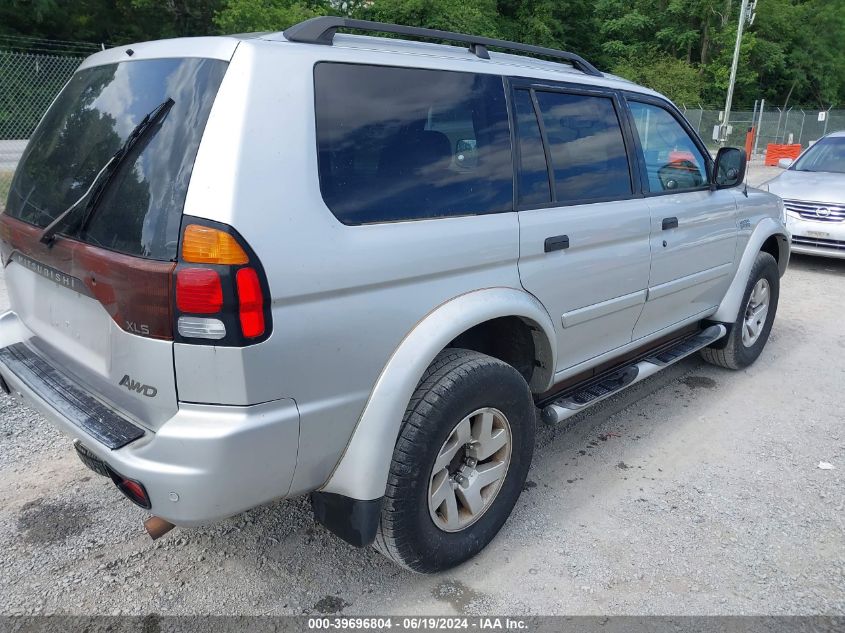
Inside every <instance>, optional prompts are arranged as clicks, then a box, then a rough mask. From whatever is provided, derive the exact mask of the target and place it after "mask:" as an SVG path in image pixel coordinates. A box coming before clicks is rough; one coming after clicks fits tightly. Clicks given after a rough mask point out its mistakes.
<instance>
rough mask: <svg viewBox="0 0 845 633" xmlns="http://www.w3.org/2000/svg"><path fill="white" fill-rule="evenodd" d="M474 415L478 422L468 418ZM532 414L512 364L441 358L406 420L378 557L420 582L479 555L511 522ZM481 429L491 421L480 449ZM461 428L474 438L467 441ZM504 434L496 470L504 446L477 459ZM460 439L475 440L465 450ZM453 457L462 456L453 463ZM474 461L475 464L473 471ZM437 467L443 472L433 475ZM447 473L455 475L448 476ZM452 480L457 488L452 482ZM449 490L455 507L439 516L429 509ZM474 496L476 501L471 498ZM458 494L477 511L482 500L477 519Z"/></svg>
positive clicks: (470, 355) (455, 352)
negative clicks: (498, 476) (496, 476)
mask: <svg viewBox="0 0 845 633" xmlns="http://www.w3.org/2000/svg"><path fill="white" fill-rule="evenodd" d="M479 412H480V413H479ZM473 413H475V414H476V415H475V416H473V417H470V418H469V419H468V416H470V415H471V414H473ZM534 413H535V412H534V403H533V400H532V397H531V392H530V390H529V389H528V385H527V384H526V382H525V380H524V379H523V377H522V376H521V375H520V374H519V372H517V371H516V370H515V369H514V368H513V367H511V366H510V365H508V364H506V363H504V362H502V361H500V360H497V359H495V358H492V357H490V356H486V355H484V354H480V353H478V352H473V351H469V350H464V349H447V350H444V351H443V352H441V353H440V354H438V356H437V357H436V358H435V359H434V361H433V362H432V363H431V365H429V367H428V369H427V370H426V372H425V374H424V375H423V377H422V379H421V380H420V383H419V385H418V386H417V389H416V391H415V392H414V395H413V397H412V398H411V401H410V403H409V404H408V408H407V410H406V411H405V416H404V418H403V420H402V427H401V428H400V430H399V437H398V439H397V441H396V447H395V449H394V451H393V459H392V462H391V464H390V472H389V475H388V481H387V489H386V491H385V498H384V504H383V506H382V513H381V519H380V523H379V529H378V533H377V535H376V540H375V543H374V545H375V547H376V549H378V550H379V551H380V552H381V553H382V554H384V555H385V556H386V557H387V558H388V559H390V560H392V561H393V562H394V563H396V564H398V565H400V566H402V567H405V568H406V569H409V570H411V571H415V572H421V573H431V572H436V571H442V570H445V569H449V568H451V567H454V566H455V565H458V564H460V563H462V562H464V561H465V560H468V559H469V558H471V557H473V556H474V555H475V554H477V553H478V552H480V551H481V550H482V549H484V547H485V546H486V545H487V544H488V543H489V542H490V541H491V540H492V539H493V537H494V536H495V535H496V534H497V533H498V531H499V529H500V528H501V527H502V525H503V524H504V522H505V521H506V520H507V518H508V516H509V515H510V513H511V510H513V507H514V504H515V503H516V500H517V499H518V498H519V494H520V493H521V492H522V487H523V485H524V484H525V478H526V476H527V475H528V468H529V466H530V465H531V457H532V455H533V452H534V434H535V420H536V418H535V414H534ZM484 420H492V422H490V424H488V425H487V426H488V427H489V428H491V429H492V431H491V432H490V433H489V434H487V435H486V437H488V438H489V441H488V442H486V443H485V442H484V441H479V442H477V443H476V442H475V438H476V436H478V437H484V436H485V432H484V431H483V428H484V427H483V423H484ZM467 425H469V426H467ZM467 428H470V429H471V430H472V434H471V436H469V435H467V434H468V431H466V429H467ZM465 431H466V432H465ZM506 431H509V438H510V446H509V450H507V464H506V465H505V467H504V469H502V466H501V465H502V464H504V463H505V447H503V448H500V449H498V450H497V451H496V452H495V453H494V454H493V455H492V456H490V457H489V458H485V457H483V455H484V452H485V451H486V450H487V449H488V448H492V447H494V446H498V443H499V442H501V437H502V433H503V432H506ZM466 437H471V441H470V442H469V443H462V440H463V439H465V438H466ZM506 437H507V436H506ZM456 446H459V447H460V448H457V449H456V448H454V447H456ZM451 450H457V451H458V452H457V453H455V457H453V458H451V460H449V456H450V451H451ZM462 451H463V452H462ZM473 455H475V456H477V457H479V459H478V462H477V464H475V465H474V466H473V465H472V461H473V459H474V457H473ZM438 458H439V459H440V461H441V462H443V460H447V461H448V462H449V465H448V466H447V467H445V468H440V469H438V470H437V471H435V470H434V466H435V463H436V462H437V461H438ZM456 461H457V464H455V462H456ZM471 466H472V467H471ZM453 467H456V468H458V470H457V472H456V473H454V474H452V469H453ZM476 469H477V470H476ZM494 471H495V472H498V473H501V472H503V473H504V477H503V478H501V479H499V480H498V483H496V484H487V487H486V488H485V487H477V488H475V487H473V484H478V486H480V482H485V481H487V480H488V479H489V478H490V476H491V475H490V473H492V472H494ZM463 474H467V475H468V476H467V477H463ZM450 475H452V476H451V477H450ZM482 475H484V477H485V478H483V479H482ZM462 477H463V478H462ZM455 478H457V479H458V480H459V483H452V482H453V481H454V479H455ZM438 484H439V485H438ZM464 485H466V486H467V487H466V488H464ZM456 486H457V488H456ZM450 489H451V490H453V491H455V493H456V494H452V495H451V496H452V498H454V499H455V500H456V501H455V504H456V505H455V504H453V505H450V504H449V503H448V501H443V505H441V506H440V509H439V510H434V509H431V507H430V502H429V499H430V497H431V499H435V500H436V499H439V498H441V496H442V495H440V494H438V493H440V492H444V491H445V493H446V494H445V496H444V498H446V497H449V494H448V490H450ZM476 489H477V490H478V491H479V494H478V496H475V495H474V494H472V495H470V493H471V492H472V491H473V490H476ZM461 494H464V495H469V496H470V497H471V498H472V499H473V500H474V502H478V501H479V500H482V501H481V502H482V503H484V507H483V509H482V510H481V511H480V512H477V513H476V514H475V515H473V513H472V512H471V508H472V505H473V504H472V503H470V504H469V505H466V506H463V505H462V498H463V497H461V496H460V495H461ZM433 503H436V501H434V502H433ZM456 507H457V508H458V510H456V511H453V510H455V508H456ZM460 508H463V511H460ZM473 516H474V518H473ZM435 521H436V523H435ZM467 522H468V523H467ZM462 523H466V525H462Z"/></svg>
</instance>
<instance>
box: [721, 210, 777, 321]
mask: <svg viewBox="0 0 845 633" xmlns="http://www.w3.org/2000/svg"><path fill="white" fill-rule="evenodd" d="M772 235H776V236H778V245H779V247H780V257H778V268H779V269H780V275H781V277H782V276H783V274H784V272H786V265H787V263H788V262H789V238H788V237H787V236H788V235H789V233H788V231H787V229H786V227H785V226H784V225H783V223H782V222H778V221H777V220H776V219H774V218H771V217H767V218H763V219H762V220H760V222H758V223H757V226H755V227H754V231H753V232H752V233H751V237H749V238H748V242H746V244H745V251H744V252H743V253H742V258H741V259H740V261H739V266H738V267H737V270H736V274H735V275H734V278H733V281H732V282H731V285H730V286H729V287H728V291H727V292H726V293H725V296H724V297H723V298H722V302H721V303H720V304H719V308H718V309H717V310H716V312H715V313H714V314H713V316H711V317H708V319H709V320H711V321H719V322H722V323H733V322H734V321H736V317H737V315H738V314H739V310H740V308H741V307H742V305H741V304H742V298H743V296H744V295H745V286H746V284H747V283H748V276H749V275H750V274H751V267H752V266H753V265H754V260H755V259H756V258H757V253H759V252H760V249H761V248H762V247H763V242H765V241H766V240H767V239H769V238H770V237H771V236H772Z"/></svg>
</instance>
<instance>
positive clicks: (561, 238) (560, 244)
mask: <svg viewBox="0 0 845 633" xmlns="http://www.w3.org/2000/svg"><path fill="white" fill-rule="evenodd" d="M565 248H569V236H568V235H555V236H554V237H547V238H546V243H545V244H544V246H543V250H544V251H546V252H547V253H551V252H552V251H562V250H563V249H565Z"/></svg>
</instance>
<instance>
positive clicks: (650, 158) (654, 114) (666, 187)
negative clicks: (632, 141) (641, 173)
mask: <svg viewBox="0 0 845 633" xmlns="http://www.w3.org/2000/svg"><path fill="white" fill-rule="evenodd" d="M630 108H631V113H632V114H633V115H634V125H635V126H636V128H637V134H638V135H639V137H640V145H642V148H643V156H644V159H645V166H646V174H647V176H648V190H649V191H652V192H655V191H673V190H683V189H694V188H696V187H700V186H701V185H703V184H704V183H705V182H707V167H706V165H707V163H705V162H704V157H703V156H702V155H701V152H700V151H699V149H698V147H697V146H696V144H695V143H694V142H693V140H692V139H691V138H690V136H689V134H687V133H686V130H684V128H683V127H681V124H680V123H678V121H677V119H675V117H673V116H672V115H671V114H670V113H669V112H667V111H666V110H664V109H663V108H661V107H658V106H654V105H650V104H648V103H638V102H636V101H632V102H630Z"/></svg>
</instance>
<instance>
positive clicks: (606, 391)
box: [542, 323, 727, 424]
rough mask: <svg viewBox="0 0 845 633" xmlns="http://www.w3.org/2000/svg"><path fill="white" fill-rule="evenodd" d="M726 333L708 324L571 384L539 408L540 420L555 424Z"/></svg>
mask: <svg viewBox="0 0 845 633" xmlns="http://www.w3.org/2000/svg"><path fill="white" fill-rule="evenodd" d="M726 333H727V329H726V328H725V326H724V325H721V324H718V323H717V324H715V325H711V326H709V327H707V328H706V329H704V330H702V331H701V332H699V333H697V334H694V335H693V336H690V337H689V338H685V339H683V340H682V341H679V342H678V343H675V344H674V345H672V346H671V347H668V348H661V349H660V350H658V351H656V352H655V353H654V354H651V355H648V356H646V357H645V358H644V359H643V360H641V361H639V362H636V363H631V364H629V365H623V366H622V367H620V368H618V369H616V370H614V371H612V372H611V373H609V374H603V375H601V376H598V377H597V378H591V379H589V380H587V381H585V382H582V383H580V384H578V385H575V386H573V387H571V388H570V389H568V390H566V391H565V392H564V393H562V394H561V395H560V396H558V397H557V398H556V399H555V400H554V401H552V403H551V404H549V405H547V406H545V407H544V408H543V411H542V418H543V422H544V423H546V424H559V423H561V422H562V421H563V420H565V419H567V418H570V417H572V416H573V415H575V414H576V413H580V412H581V411H583V410H584V409H586V408H587V407H589V406H590V405H593V404H596V403H597V402H600V401H602V400H604V399H605V398H609V397H610V396H612V395H613V394H616V393H619V392H620V391H622V390H623V389H625V388H627V387H630V386H631V385H634V384H636V383H638V382H640V381H642V380H645V379H646V378H648V377H649V376H653V375H654V374H656V373H657V372H659V371H661V370H662V369H666V367H668V366H669V365H673V364H675V363H677V362H678V361H679V360H682V359H684V358H686V357H687V356H689V355H690V354H694V353H695V352H697V351H698V350H700V349H702V348H705V347H707V346H708V345H711V344H713V343H715V342H716V341H718V340H719V339H720V338H722V337H723V336H724V335H725V334H726Z"/></svg>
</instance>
